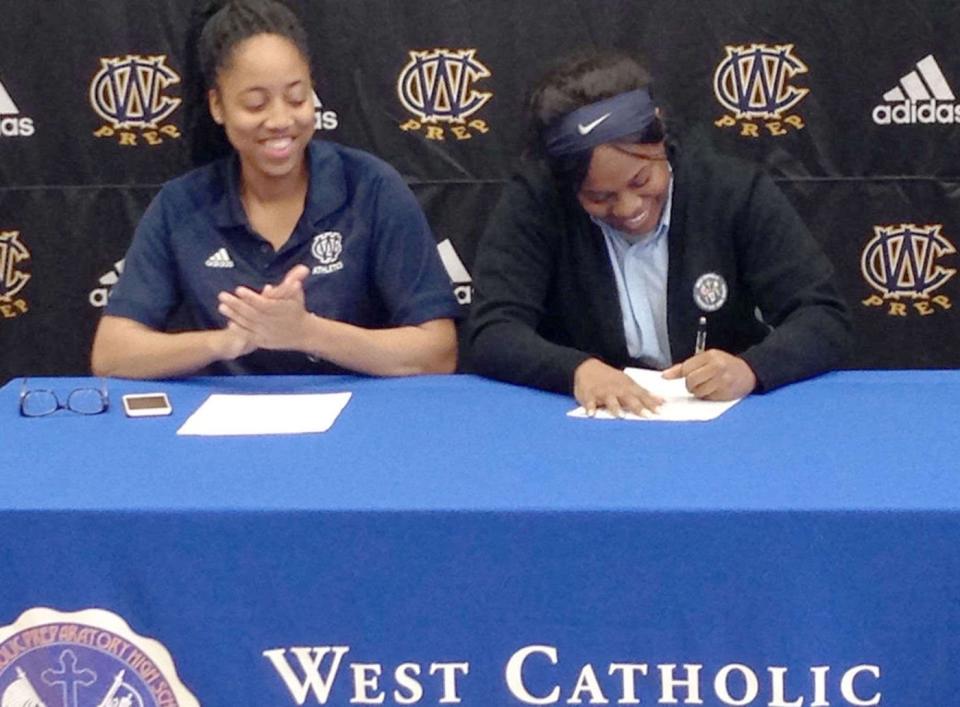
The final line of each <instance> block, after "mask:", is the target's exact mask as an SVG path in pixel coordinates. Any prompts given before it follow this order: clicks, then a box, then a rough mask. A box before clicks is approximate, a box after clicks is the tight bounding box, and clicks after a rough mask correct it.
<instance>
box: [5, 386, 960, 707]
mask: <svg viewBox="0 0 960 707" xmlns="http://www.w3.org/2000/svg"><path fill="white" fill-rule="evenodd" d="M87 382H88V381H84V380H80V379H47V380H36V381H31V383H32V384H34V385H44V386H45V387H53V388H54V389H56V390H58V391H60V392H66V391H68V390H69V389H70V388H71V387H73V386H75V385H80V384H84V383H87ZM109 388H110V391H111V396H112V400H113V406H112V408H111V410H110V411H109V412H108V413H107V414H105V415H100V416H96V417H81V416H77V415H71V414H69V413H66V412H59V413H57V414H55V415H53V416H51V417H48V418H42V419H24V418H20V417H19V416H18V415H17V394H18V393H19V389H20V381H19V380H17V381H13V382H11V383H10V384H8V385H7V386H6V387H4V388H3V389H0V553H2V555H0V572H2V575H0V626H4V625H7V626H9V625H10V624H13V622H14V621H15V620H16V619H17V618H18V616H20V614H21V613H22V612H24V611H26V610H27V609H30V608H31V607H52V608H54V609H56V610H58V611H61V612H73V611H76V610H80V609H86V608H90V607H98V608H102V609H105V610H108V611H110V612H112V613H114V614H116V615H117V616H120V617H122V618H123V619H124V620H125V621H127V622H128V623H129V625H130V627H131V628H132V629H133V631H135V632H136V633H137V634H140V635H143V636H148V637H151V638H153V639H156V640H157V641H159V642H160V643H162V644H163V645H164V646H165V647H166V649H167V650H169V652H170V654H171V656H172V659H173V661H174V662H175V664H176V669H177V671H178V673H179V676H180V679H181V680H182V681H183V682H184V683H185V684H186V686H187V688H189V690H190V691H191V692H192V693H193V694H194V695H195V696H196V697H197V699H198V700H199V702H200V703H201V704H204V705H258V706H259V705H271V706H274V705H277V706H280V705H294V704H331V705H334V704H336V705H346V704H375V703H378V702H377V698H382V702H379V703H381V704H388V705H394V704H421V705H428V704H430V705H435V704H453V703H458V704H464V705H477V706H479V707H488V706H490V705H521V704H568V703H571V704H577V703H583V704H591V703H593V704H602V703H603V702H602V701H601V700H602V699H605V700H608V701H609V703H610V704H617V703H618V701H619V703H621V704H658V703H663V704H669V703H671V702H670V700H671V699H675V700H676V702H674V703H675V704H706V705H723V704H737V705H747V704H749V705H776V706H777V707H783V705H789V706H790V707H796V706H798V705H804V706H807V705H810V706H811V707H813V706H819V705H828V704H829V705H847V704H882V705H891V706H894V707H902V706H911V705H918V706H919V705H923V706H936V705H952V704H957V703H958V700H960V698H957V697H956V695H957V694H960V678H958V676H957V671H956V669H955V660H956V658H955V656H956V655H957V654H958V653H960V638H958V635H960V621H958V618H960V617H958V612H960V549H958V548H960V522H958V520H960V517H958V513H957V511H958V509H960V461H958V460H960V434H958V431H957V425H958V421H960V413H958V411H957V401H958V400H960V372H958V371H938V372H933V371H901V372H844V373H835V374H830V375H827V376H824V377H821V378H819V379H816V380H813V381H808V382H804V383H801V384H797V385H793V386H789V387H787V388H784V389H782V390H779V391H776V392H774V393H772V394H767V395H760V396H753V397H750V398H748V399H746V400H745V401H743V402H742V403H740V404H739V405H737V406H735V407H734V408H732V409H731V410H730V411H729V412H728V413H726V414H725V415H724V416H722V417H721V418H719V419H717V420H715V421H712V422H708V423H651V422H625V421H608V422H601V421H596V420H576V419H571V418H567V417H566V416H565V412H566V411H567V410H569V409H570V408H571V407H573V401H572V399H570V398H566V397H563V396H556V395H551V394H547V393H542V392H537V391H531V390H526V389H521V388H517V387H513V386H508V385H504V384H499V383H495V382H491V381H485V380H481V379H477V378H473V377H469V376H446V377H443V376H440V377H424V378H411V379H400V380H377V379H366V378H352V377H332V378H234V379H210V378H207V379H194V380H187V381H177V382H172V381H170V382H168V381H163V382H134V381H113V380H111V381H110V382H109ZM155 390H163V391H165V392H167V393H168V395H169V397H170V399H171V401H172V403H173V407H174V413H173V415H172V416H170V417H168V418H142V419H128V418H126V417H124V415H123V412H122V410H121V408H120V405H119V397H120V395H121V394H123V393H125V392H151V391H155ZM327 391H329V392H333V391H351V392H352V393H353V398H352V400H351V402H350V403H349V405H348V406H347V408H346V409H345V410H344V412H343V414H342V415H341V417H340V418H339V420H338V421H337V423H336V425H335V426H334V427H333V428H332V429H331V430H330V431H329V432H327V433H324V434H313V435H296V436H279V437H271V436H257V437H235V438H230V437H215V438H208V437H178V436H176V434H175V433H176V430H177V428H178V427H179V426H180V425H181V424H182V423H183V421H184V420H185V419H186V418H187V417H188V416H189V414H190V413H192V412H193V411H194V410H195V409H196V408H197V407H198V406H199V405H200V403H201V402H202V401H203V400H204V399H205V398H206V396H207V395H209V394H210V393H212V392H327ZM3 635H4V634H2V633H0V696H2V695H3V691H4V689H7V690H8V691H9V692H11V694H12V693H13V692H14V690H13V688H10V687H9V686H10V685H11V684H12V683H13V682H14V681H15V680H17V679H18V674H17V673H15V672H14V667H15V665H14V663H15V662H16V661H15V660H14V658H15V656H14V655H13V654H12V653H9V647H8V653H9V654H8V655H7V657H6V658H5V657H4V645H5V644H4V643H3V640H2V638H3ZM11 640H12V639H8V641H7V642H8V644H11ZM11 645H12V644H11ZM325 648H326V649H327V650H324V649H325ZM38 655H39V654H38ZM51 655H52V654H51ZM61 655H62V652H61ZM337 656H340V658H341V660H340V661H339V663H337V662H336V657H337ZM81 657H82V656H81ZM301 658H303V660H301ZM44 659H45V660H46V659H47V658H44ZM304 661H305V662H304ZM311 661H315V665H316V666H318V667H317V668H316V670H315V671H314V672H315V674H314V675H313V676H310V672H311V670H310V666H311ZM24 665H26V663H24ZM78 665H79V664H78ZM624 665H631V666H633V667H624ZM284 666H285V667H286V668H287V671H286V673H285V672H284ZM371 666H377V667H371ZM411 666H415V667H411ZM431 666H432V667H433V670H432V674H431ZM616 666H619V667H616ZM637 666H643V668H642V669H641V668H640V667H637ZM5 668H6V672H4V670H5ZM27 672H28V673H29V670H28V671H27ZM40 672H41V671H40V670H39V668H38V669H37V674H39V673H40ZM628 677H629V679H628ZM325 679H329V682H328V683H326V682H324V680H325ZM103 680H106V681H107V682H109V679H108V678H102V679H101V682H100V684H99V686H91V687H89V688H81V693H80V694H81V699H80V701H79V702H78V706H79V705H86V704H90V705H91V707H93V706H94V705H96V704H97V700H99V695H100V694H102V692H103V689H102V683H103ZM628 683H631V684H628ZM414 684H416V685H418V686H419V687H418V688H414V687H413V685H414ZM32 685H33V686H34V687H35V688H36V690H37V691H38V693H42V691H43V690H48V689H49V690H51V691H52V692H48V693H42V694H41V695H40V696H43V697H44V699H45V700H47V702H46V704H47V705H48V707H50V706H51V705H53V704H57V705H59V702H57V701H56V699H54V698H53V697H50V695H54V693H55V694H56V695H59V694H60V693H59V692H56V690H57V689H60V688H59V687H48V686H47V685H46V683H44V682H43V681H40V680H39V679H33V680H32ZM83 689H87V690H89V692H88V693H84V692H83V691H82V690H83ZM95 693H96V695H97V697H96V698H94V697H93V695H94V694H95ZM65 694H66V693H65V692H64V695H65ZM85 694H88V695H89V697H86V698H85V697H83V695H85ZM414 698H416V699H414ZM57 699H60V698H59V697H57ZM64 699H65V700H66V698H64ZM84 699H87V702H84V701H83V700H84ZM631 699H635V700H638V701H631ZM51 700H52V701H51ZM456 700H459V702H457V701H456ZM685 700H686V701H685ZM696 700H702V702H697V701H696ZM797 700H802V701H797ZM658 701H660V702H658ZM68 702H69V700H66V701H65V702H64V704H65V705H66V704H68ZM161 702H162V701H158V702H157V704H161ZM170 704H173V703H170ZM69 707H75V706H74V705H69Z"/></svg>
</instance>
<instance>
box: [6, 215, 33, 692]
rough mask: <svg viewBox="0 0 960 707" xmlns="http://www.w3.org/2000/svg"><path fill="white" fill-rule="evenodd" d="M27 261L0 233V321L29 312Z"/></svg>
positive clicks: (12, 239)
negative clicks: (26, 297) (22, 295)
mask: <svg viewBox="0 0 960 707" xmlns="http://www.w3.org/2000/svg"><path fill="white" fill-rule="evenodd" d="M28 260H30V251H29V250H27V246H25V245H24V244H23V241H22V240H20V231H0V319H13V318H14V317H18V316H20V315H21V314H25V313H27V312H28V311H30V308H29V307H28V306H27V301H26V300H25V299H23V298H22V297H21V296H20V293H21V292H22V291H23V288H24V287H26V285H27V283H28V282H29V281H30V273H28V272H25V271H24V269H23V268H24V264H25V263H26V262H27V261H28ZM0 704H2V703H0Z"/></svg>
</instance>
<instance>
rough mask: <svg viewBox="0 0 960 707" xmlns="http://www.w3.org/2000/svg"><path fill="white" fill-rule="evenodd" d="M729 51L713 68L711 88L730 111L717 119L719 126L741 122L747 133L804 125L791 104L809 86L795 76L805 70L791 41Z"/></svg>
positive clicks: (778, 132)
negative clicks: (794, 80)
mask: <svg viewBox="0 0 960 707" xmlns="http://www.w3.org/2000/svg"><path fill="white" fill-rule="evenodd" d="M725 49H726V52H727V56H726V58H725V59H724V60H723V61H721V62H720V64H719V65H718V66H717V69H716V71H715V72H714V74H713V92H714V94H715V95H716V98H717V100H718V101H719V102H720V105H722V106H723V107H724V108H726V109H727V110H728V111H730V113H729V114H728V115H725V116H723V117H722V118H720V119H719V120H717V121H715V122H714V125H716V126H717V127H718V128H732V127H739V128H740V135H742V136H744V137H759V136H760V135H761V134H764V135H775V136H780V135H786V134H787V133H788V132H790V130H791V129H792V130H801V129H803V127H804V122H803V119H802V118H801V117H800V116H799V115H797V114H796V113H793V112H792V111H793V109H794V108H796V106H797V104H798V103H800V101H802V100H803V98H804V96H806V95H807V94H808V93H809V92H810V89H809V88H801V87H797V86H794V85H793V83H792V81H793V79H794V78H795V77H797V76H798V75H800V74H805V73H807V65H806V64H804V63H803V62H802V61H801V60H800V59H799V57H797V56H796V54H794V51H793V45H792V44H776V45H772V46H771V45H767V44H751V45H750V46H745V45H737V46H727V47H725Z"/></svg>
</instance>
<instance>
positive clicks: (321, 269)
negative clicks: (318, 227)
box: [310, 231, 343, 275]
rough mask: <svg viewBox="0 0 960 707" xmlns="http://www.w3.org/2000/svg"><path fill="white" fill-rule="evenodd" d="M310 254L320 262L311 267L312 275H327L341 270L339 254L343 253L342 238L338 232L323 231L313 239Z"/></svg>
mask: <svg viewBox="0 0 960 707" xmlns="http://www.w3.org/2000/svg"><path fill="white" fill-rule="evenodd" d="M310 253H312V254H313V257H314V258H316V259H317V260H319V261H320V264H319V265H314V266H313V271H312V272H313V274H314V275H329V274H330V273H333V272H337V270H343V263H342V262H341V260H340V254H341V253H343V236H342V235H341V234H340V233H339V232H338V231H324V232H323V233H318V234H317V235H315V236H314V237H313V244H312V245H311V246H310Z"/></svg>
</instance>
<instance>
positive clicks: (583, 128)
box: [577, 113, 612, 135]
mask: <svg viewBox="0 0 960 707" xmlns="http://www.w3.org/2000/svg"><path fill="white" fill-rule="evenodd" d="M611 115H612V113H607V114H606V115H601V116H600V117H599V118H597V119H596V120H594V121H593V122H591V123H587V124H586V125H583V124H582V123H581V124H579V125H577V131H578V132H579V133H580V134H581V135H589V134H590V133H591V132H593V129H594V128H595V127H597V126H598V125H600V123H602V122H603V121H605V120H606V119H607V118H609V117H610V116H611Z"/></svg>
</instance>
